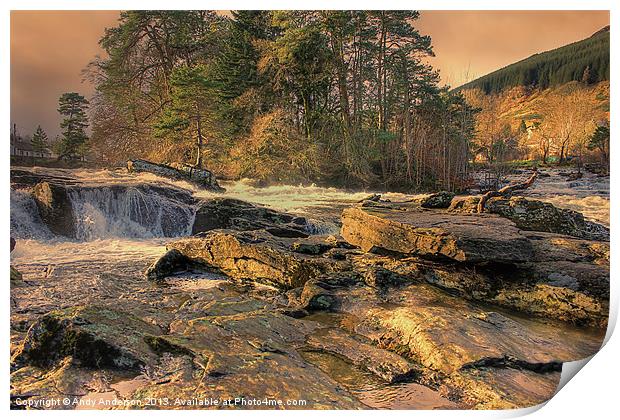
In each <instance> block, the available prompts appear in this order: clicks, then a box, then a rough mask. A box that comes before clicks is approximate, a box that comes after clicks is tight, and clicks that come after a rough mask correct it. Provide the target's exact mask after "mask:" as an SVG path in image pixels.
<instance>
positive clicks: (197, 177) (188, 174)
mask: <svg viewBox="0 0 620 420" xmlns="http://www.w3.org/2000/svg"><path fill="white" fill-rule="evenodd" d="M127 170H128V171H129V172H150V173H152V174H155V175H159V176H163V177H165V178H171V179H178V180H183V181H188V182H191V183H192V184H194V185H197V186H199V187H201V188H205V189H207V190H211V191H215V192H224V191H226V190H225V189H224V188H222V187H220V185H219V184H218V183H217V179H215V176H214V175H213V173H212V172H211V171H209V170H207V169H201V168H196V167H194V166H190V165H185V164H182V163H173V164H171V165H163V164H160V163H153V162H149V161H146V160H142V159H130V160H128V161H127Z"/></svg>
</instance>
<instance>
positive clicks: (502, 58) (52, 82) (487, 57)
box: [11, 11, 609, 139]
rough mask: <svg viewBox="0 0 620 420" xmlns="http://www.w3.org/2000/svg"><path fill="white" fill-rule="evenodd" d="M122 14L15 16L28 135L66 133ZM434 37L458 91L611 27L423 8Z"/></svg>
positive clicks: (587, 16) (16, 105) (18, 105)
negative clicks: (64, 107)
mask: <svg viewBox="0 0 620 420" xmlns="http://www.w3.org/2000/svg"><path fill="white" fill-rule="evenodd" d="M117 19H118V12H117V11H12V12H11V121H13V122H15V123H16V124H17V126H18V130H19V131H20V133H22V134H30V133H32V132H33V131H34V130H35V128H36V126H37V125H39V124H40V125H41V126H42V127H43V129H44V130H45V131H46V132H47V133H48V136H49V137H50V139H53V138H54V137H55V136H56V135H57V134H59V133H60V128H59V124H60V116H59V114H58V112H57V111H56V110H57V108H58V98H59V97H60V95H61V94H62V93H64V92H71V91H75V92H79V93H80V94H82V95H84V96H86V97H87V98H90V96H91V95H92V94H93V91H94V88H93V86H92V85H90V84H89V83H88V82H87V81H84V80H83V76H82V70H83V69H84V68H85V67H86V66H87V64H88V63H89V62H90V61H91V60H92V59H93V58H94V57H95V56H96V55H98V54H99V55H102V54H103V51H102V50H101V48H100V47H99V45H98V41H99V39H100V38H101V36H102V35H103V32H104V29H105V28H106V27H111V26H114V25H115V24H116V21H117ZM415 25H416V26H417V28H418V29H419V30H420V32H421V33H422V34H425V35H430V36H431V39H432V44H433V48H434V51H435V55H436V57H434V58H432V59H431V60H430V63H431V64H432V65H433V66H434V67H435V68H438V69H439V70H440V75H441V78H442V83H446V84H449V85H451V86H453V87H455V86H458V85H460V84H462V83H464V82H466V81H468V80H472V79H474V78H476V77H480V76H482V75H484V74H487V73H489V72H491V71H493V70H496V69H498V68H501V67H504V66H506V65H509V64H511V63H513V62H515V61H518V60H521V59H523V58H526V57H529V56H530V55H532V54H535V53H538V52H542V51H547V50H550V49H553V48H557V47H560V46H562V45H565V44H568V43H571V42H575V41H578V40H581V39H584V38H587V37H588V36H590V35H592V34H593V33H594V32H596V31H597V30H599V29H601V28H602V27H603V26H605V25H609V12H607V11H421V17H420V19H419V20H418V21H417V22H416V24H415Z"/></svg>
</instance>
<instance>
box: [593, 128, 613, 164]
mask: <svg viewBox="0 0 620 420" xmlns="http://www.w3.org/2000/svg"><path fill="white" fill-rule="evenodd" d="M609 137H610V134H609V122H607V123H606V124H603V125H599V126H598V127H596V130H595V131H594V134H592V137H590V141H589V142H588V149H589V150H598V151H599V152H600V154H601V158H602V159H603V162H605V163H609Z"/></svg>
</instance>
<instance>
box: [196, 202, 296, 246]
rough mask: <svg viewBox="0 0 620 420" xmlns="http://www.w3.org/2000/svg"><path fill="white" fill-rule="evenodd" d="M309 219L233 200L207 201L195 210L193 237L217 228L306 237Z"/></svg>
mask: <svg viewBox="0 0 620 420" xmlns="http://www.w3.org/2000/svg"><path fill="white" fill-rule="evenodd" d="M306 225H307V224H306V219H305V218H303V217H298V216H293V215H291V214H287V213H282V212H279V211H276V210H272V209H270V208H267V207H263V206H257V205H254V204H251V203H248V202H245V201H241V200H236V199H234V198H226V197H216V198H212V199H209V200H204V201H202V202H201V203H200V204H199V207H198V209H197V210H196V218H195V220H194V225H193V227H192V235H195V234H197V233H200V232H206V231H210V230H214V229H234V230H256V229H280V230H282V231H283V230H285V229H287V230H289V231H290V233H289V236H299V237H304V236H307V232H306Z"/></svg>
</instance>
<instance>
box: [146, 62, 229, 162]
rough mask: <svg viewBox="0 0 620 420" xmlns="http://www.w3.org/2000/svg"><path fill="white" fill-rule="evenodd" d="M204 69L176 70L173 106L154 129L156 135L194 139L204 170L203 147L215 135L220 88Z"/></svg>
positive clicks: (201, 67) (197, 66)
mask: <svg viewBox="0 0 620 420" xmlns="http://www.w3.org/2000/svg"><path fill="white" fill-rule="evenodd" d="M208 73H209V72H208V68H207V67H206V66H205V65H196V66H184V67H179V68H177V69H176V70H175V71H174V72H173V74H172V77H171V78H170V104H169V105H168V106H167V107H166V108H165V110H164V112H163V114H162V116H161V118H160V119H159V121H158V122H157V123H156V125H155V130H156V135H158V136H160V137H162V136H166V135H171V136H173V137H177V138H184V137H187V136H189V137H191V138H194V139H195V142H196V143H195V144H196V162H195V165H196V167H198V168H201V167H202V166H203V163H202V162H203V158H202V154H203V145H204V143H206V141H207V136H208V135H209V134H212V133H213V131H214V129H215V126H214V123H215V122H216V120H217V117H218V116H220V114H219V112H218V107H217V104H218V98H217V95H216V94H215V93H216V87H217V85H216V84H215V83H214V82H213V80H212V79H211V78H209V77H208Z"/></svg>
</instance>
